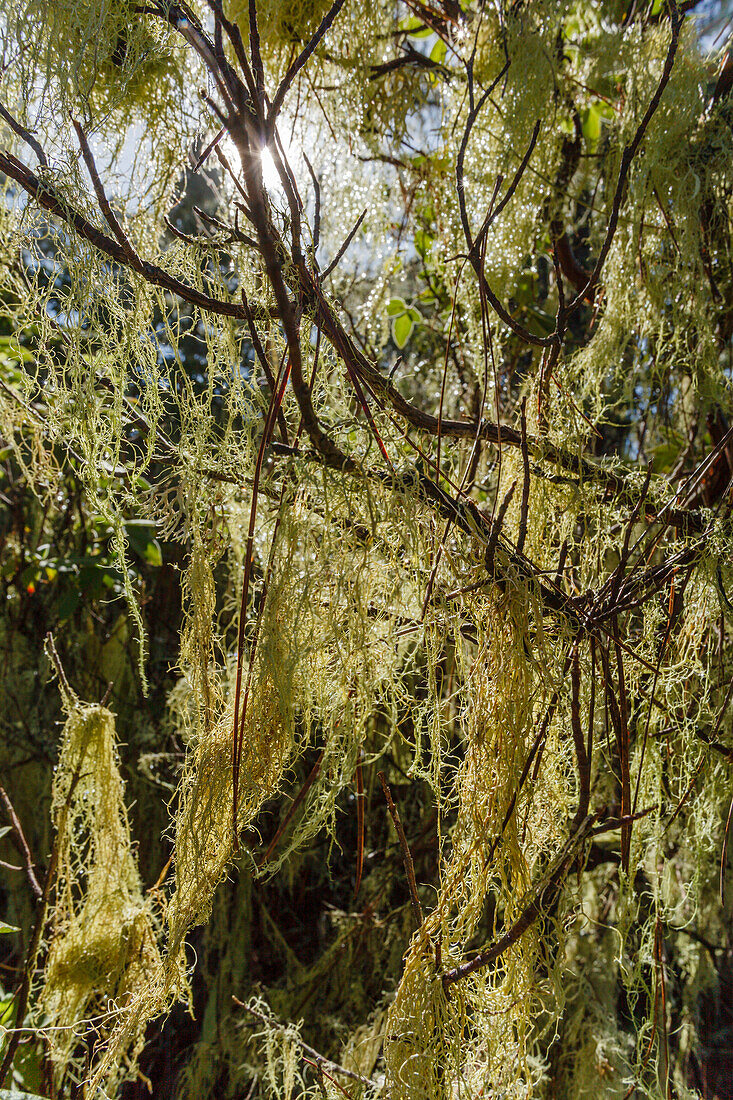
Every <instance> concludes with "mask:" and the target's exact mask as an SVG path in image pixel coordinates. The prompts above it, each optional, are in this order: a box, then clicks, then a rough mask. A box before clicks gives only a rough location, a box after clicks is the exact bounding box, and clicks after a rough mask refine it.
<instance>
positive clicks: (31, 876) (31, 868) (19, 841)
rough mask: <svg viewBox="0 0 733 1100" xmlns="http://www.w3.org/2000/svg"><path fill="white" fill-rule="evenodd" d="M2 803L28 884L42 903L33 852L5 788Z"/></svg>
mask: <svg viewBox="0 0 733 1100" xmlns="http://www.w3.org/2000/svg"><path fill="white" fill-rule="evenodd" d="M0 802H2V804H3V809H4V810H5V813H6V814H7V817H8V821H9V822H10V829H11V834H10V835H11V836H12V838H13V844H14V846H15V848H16V849H17V851H18V855H19V856H20V858H21V859H22V860H23V869H24V870H25V875H26V878H27V879H28V884H29V886H30V888H31V890H32V892H33V896H34V897H35V899H36V901H40V899H41V898H42V897H43V890H42V888H41V885H40V883H39V881H38V879H37V878H36V871H35V865H34V863H33V857H32V855H31V850H30V847H29V846H28V841H27V840H26V838H25V833H24V832H23V826H22V825H21V823H20V820H19V818H18V815H17V814H16V812H15V808H14V806H13V803H12V802H11V801H10V798H9V797H8V793H7V791H6V790H5V788H4V787H3V786H0Z"/></svg>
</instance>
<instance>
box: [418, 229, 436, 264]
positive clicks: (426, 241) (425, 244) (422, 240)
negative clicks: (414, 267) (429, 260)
mask: <svg viewBox="0 0 733 1100" xmlns="http://www.w3.org/2000/svg"><path fill="white" fill-rule="evenodd" d="M413 240H414V242H415V251H416V252H417V254H418V255H419V256H422V257H423V259H425V257H426V256H427V255H428V253H429V252H430V251H431V249H432V247H433V244H434V241H435V238H434V237H431V236H430V234H429V233H426V232H425V230H424V229H416V230H415V236H414V237H413Z"/></svg>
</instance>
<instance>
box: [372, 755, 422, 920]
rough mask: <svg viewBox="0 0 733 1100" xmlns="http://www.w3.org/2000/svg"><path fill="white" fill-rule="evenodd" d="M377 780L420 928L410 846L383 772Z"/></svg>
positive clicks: (418, 906)
mask: <svg viewBox="0 0 733 1100" xmlns="http://www.w3.org/2000/svg"><path fill="white" fill-rule="evenodd" d="M378 775H379V782H380V783H381V784H382V790H383V792H384V797H385V800H386V802H387V809H388V810H389V813H390V817H391V818H392V822H393V824H394V827H395V829H396V830H397V837H398V839H399V842H400V853H401V855H402V863H403V866H404V868H405V875H406V877H407V885H408V888H409V891H410V904H411V906H412V916H413V918H414V921H415V926H416V927H417V928H420V927H421V925H422V922H423V915H422V906H421V905H420V898H419V897H418V893H417V883H416V881H415V867H414V864H413V862H412V856H411V855H410V846H409V844H408V843H407V837H406V836H405V830H404V829H403V827H402V821H401V820H400V815H399V811H398V809H397V807H396V806H395V804H394V802H393V801H392V792H391V791H390V789H389V786H388V785H387V780H386V779H385V776H384V772H379V773H378Z"/></svg>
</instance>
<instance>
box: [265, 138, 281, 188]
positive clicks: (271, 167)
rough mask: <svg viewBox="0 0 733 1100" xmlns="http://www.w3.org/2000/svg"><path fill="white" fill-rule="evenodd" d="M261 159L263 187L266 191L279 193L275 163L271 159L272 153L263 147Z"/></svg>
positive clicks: (279, 185)
mask: <svg viewBox="0 0 733 1100" xmlns="http://www.w3.org/2000/svg"><path fill="white" fill-rule="evenodd" d="M260 156H261V158H262V179H263V181H264V184H265V187H266V188H267V190H268V191H281V190H282V187H281V184H280V177H279V175H278V174H277V168H276V167H275V161H274V160H273V159H272V153H271V152H270V150H269V149H268V148H267V146H265V148H264V149H263V150H262V153H261V154H260Z"/></svg>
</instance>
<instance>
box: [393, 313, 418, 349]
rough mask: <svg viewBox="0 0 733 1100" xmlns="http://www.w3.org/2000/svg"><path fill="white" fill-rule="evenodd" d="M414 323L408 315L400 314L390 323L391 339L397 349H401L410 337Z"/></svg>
mask: <svg viewBox="0 0 733 1100" xmlns="http://www.w3.org/2000/svg"><path fill="white" fill-rule="evenodd" d="M414 327H415V322H414V320H413V318H412V317H411V316H410V314H409V313H401V314H400V316H399V317H395V318H394V320H393V321H392V339H393V340H394V342H395V344H396V345H397V347H398V348H403V347H404V346H405V344H406V343H407V341H408V340H409V339H410V336H411V335H412V330H413V328H414Z"/></svg>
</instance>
